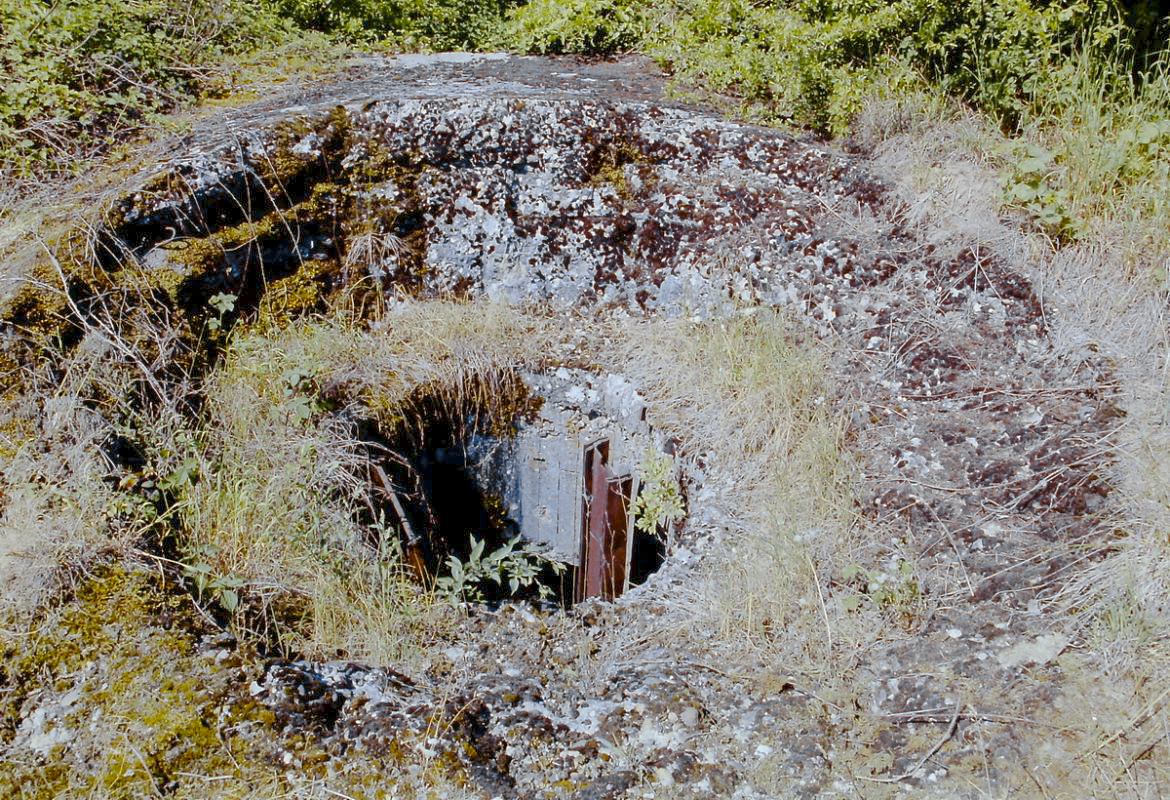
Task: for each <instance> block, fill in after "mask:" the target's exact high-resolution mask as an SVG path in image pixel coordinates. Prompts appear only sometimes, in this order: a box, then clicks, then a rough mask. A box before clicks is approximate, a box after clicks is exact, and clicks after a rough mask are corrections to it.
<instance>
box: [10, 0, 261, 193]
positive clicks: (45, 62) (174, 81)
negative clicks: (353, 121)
mask: <svg viewBox="0 0 1170 800" xmlns="http://www.w3.org/2000/svg"><path fill="white" fill-rule="evenodd" d="M280 30H281V28H280V26H279V25H278V23H277V20H276V17H275V16H274V15H272V14H271V13H269V12H267V11H265V10H264V8H262V7H260V6H259V5H257V4H256V3H255V2H254V0H191V1H190V2H188V1H187V0H182V1H181V0H126V1H125V2H116V1H115V0H59V2H52V3H50V2H47V1H46V0H0V73H3V74H4V75H5V76H7V77H6V79H5V81H4V82H3V83H2V84H0V162H6V163H7V164H8V165H9V166H15V167H16V168H17V169H18V170H19V169H27V168H30V167H35V166H36V165H38V164H43V163H44V162H45V161H46V160H50V159H54V158H56V160H58V161H60V160H63V158H65V157H76V156H77V155H79V154H82V153H84V152H86V151H87V150H88V149H89V147H90V146H92V145H94V144H97V143H100V142H101V141H103V140H106V139H108V138H109V137H110V135H111V134H113V133H114V132H117V131H123V130H125V129H127V128H132V127H134V126H135V125H136V124H138V123H139V121H140V120H141V119H142V118H143V116H144V115H145V114H147V113H149V112H151V111H157V110H160V109H165V108H169V107H172V106H174V105H175V104H176V103H177V102H178V101H179V100H181V99H182V98H183V97H185V96H189V95H190V94H192V93H193V92H194V91H195V89H196V87H197V84H198V79H199V76H200V70H201V68H203V67H205V66H207V65H208V64H211V63H214V62H215V61H217V60H219V59H221V58H222V57H223V55H224V54H225V53H226V52H235V51H241V50H246V49H250V48H254V47H256V46H258V45H260V44H262V43H266V42H270V41H275V40H276V38H277V36H278V35H279V32H280Z"/></svg>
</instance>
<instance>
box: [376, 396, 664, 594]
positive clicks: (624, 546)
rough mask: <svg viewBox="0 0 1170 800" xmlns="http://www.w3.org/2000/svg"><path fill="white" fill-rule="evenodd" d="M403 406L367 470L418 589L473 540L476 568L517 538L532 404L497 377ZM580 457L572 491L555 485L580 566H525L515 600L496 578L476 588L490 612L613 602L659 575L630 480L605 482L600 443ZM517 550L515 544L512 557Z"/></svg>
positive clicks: (465, 560) (658, 555)
mask: <svg viewBox="0 0 1170 800" xmlns="http://www.w3.org/2000/svg"><path fill="white" fill-rule="evenodd" d="M537 402H539V401H538V400H537ZM407 408H408V411H407V412H406V413H404V414H402V415H401V418H400V421H399V424H398V427H397V429H396V430H395V432H394V434H393V436H391V437H387V438H383V441H384V442H385V443H386V445H387V448H388V450H389V451H391V452H393V453H394V454H396V456H398V457H397V458H389V459H385V460H383V461H382V462H381V465H380V466H379V467H377V468H376V471H380V474H381V476H382V477H381V478H376V480H377V482H378V483H380V484H382V485H383V489H384V490H383V492H382V494H383V495H384V496H385V498H386V501H387V502H386V504H385V508H384V509H383V513H384V517H385V518H386V519H388V520H390V521H391V522H393V523H395V525H396V527H397V529H398V532H399V534H400V536H401V539H402V542H403V545H404V547H403V550H404V552H405V554H406V557H407V561H408V563H409V564H410V565H411V566H412V567H413V568H414V570H415V572H416V574H417V575H418V577H419V578H420V579H421V580H424V581H428V582H429V581H432V580H435V579H436V578H442V577H444V576H449V575H451V565H450V563H449V559H450V558H451V557H454V558H456V559H458V560H459V562H460V563H461V564H462V565H463V566H464V567H467V566H468V564H469V559H470V557H471V555H472V553H473V548H474V547H475V546H476V545H475V543H476V542H480V543H482V549H481V550H480V552H479V558H480V560H481V561H482V559H483V558H484V557H485V556H487V555H489V554H491V553H493V552H495V551H497V550H498V548H501V547H503V546H505V545H506V544H507V543H508V542H511V541H513V540H514V539H516V537H518V535H520V534H521V533H522V531H521V524H520V520H519V518H518V517H519V514H517V515H516V518H513V516H512V515H511V514H512V513H514V511H513V510H514V509H519V512H520V513H521V514H528V513H533V512H532V510H531V507H528V508H529V510H527V511H526V510H525V509H524V508H520V505H521V503H522V502H527V501H525V500H522V499H521V494H522V492H521V489H520V481H521V477H520V476H521V475H525V476H527V475H531V473H529V472H523V471H524V470H525V469H527V467H526V459H527V458H528V457H527V456H522V455H521V453H523V452H525V451H524V447H526V446H527V445H523V446H518V445H517V444H516V442H517V440H516V438H515V436H516V430H517V420H518V418H519V417H520V416H521V415H523V414H526V413H532V410H533V409H534V408H538V406H537V405H535V404H534V403H533V402H532V400H531V398H529V397H528V396H527V389H526V388H525V386H524V384H523V382H522V381H520V380H519V378H518V377H516V376H510V377H509V376H507V375H505V376H503V377H502V378H501V376H498V375H496V376H492V377H491V378H490V380H487V379H481V378H471V379H468V380H467V381H466V382H465V383H464V384H463V385H461V386H460V387H459V389H458V391H455V390H452V389H451V388H450V387H445V386H435V385H430V386H425V387H420V389H418V390H416V392H415V394H414V396H413V397H412V398H411V399H410V402H409V403H408V405H407ZM579 453H580V458H581V461H580V462H578V463H579V464H580V467H579V469H580V470H581V478H580V484H583V485H578V486H577V487H576V488H572V487H566V486H564V485H563V484H562V485H561V486H560V490H559V492H560V496H559V499H560V500H561V501H562V502H564V501H568V502H574V500H573V498H572V497H570V498H565V497H564V492H566V491H569V492H572V493H573V495H574V497H581V498H582V499H581V500H580V501H579V502H581V503H582V504H583V505H582V506H581V529H580V532H579V534H577V535H578V536H579V538H578V539H577V541H578V542H579V543H580V566H578V567H575V568H568V569H564V570H561V571H558V570H556V569H555V568H554V567H553V565H552V564H550V563H548V562H546V561H544V560H543V559H540V558H527V559H526V560H527V562H528V564H530V565H531V566H532V567H534V568H536V569H537V570H538V574H537V578H536V581H535V582H534V583H532V584H530V585H528V586H521V587H520V588H519V590H518V591H516V592H513V590H512V587H511V586H509V585H508V582H507V580H500V581H498V582H496V581H490V580H480V581H479V582H478V583H477V584H476V587H477V589H478V594H479V595H481V596H482V598H483V599H484V600H485V601H486V602H487V603H488V604H489V605H495V604H498V603H499V602H502V601H504V600H507V599H510V598H519V599H534V600H536V599H542V598H543V602H546V603H556V604H559V605H560V606H561V607H563V608H568V607H569V606H571V605H572V604H573V603H575V602H579V601H581V600H583V599H585V598H589V597H601V598H604V599H613V598H615V597H617V596H619V595H621V594H622V593H623V592H625V591H626V590H627V589H628V588H629V587H630V586H634V585H638V584H641V583H643V582H644V581H645V580H646V579H647V578H648V577H649V576H650V575H651V574H652V573H653V572H655V571H656V570H657V569H658V568H659V567H661V565H662V563H663V560H664V557H665V550H666V548H665V543H664V541H663V538H662V537H660V536H658V535H655V534H647V533H644V532H642V531H639V530H637V528H636V526H635V525H634V519H633V516H632V509H633V507H634V499H635V497H636V493H637V491H638V488H639V486H638V479H637V476H635V475H631V474H629V473H622V474H614V473H613V472H612V470H611V467H610V463H609V460H610V441H609V439H608V438H606V439H600V440H597V441H595V442H592V443H590V444H588V445H586V446H585V447H584V448H583V449H582V450H581V451H579ZM522 462H524V463H522ZM527 485H528V486H531V483H529V484H527ZM523 491H525V492H527V491H529V490H528V489H525V490H523ZM524 496H525V497H528V495H524ZM552 505H557V503H555V502H553V503H550V506H552ZM526 519H527V518H526ZM545 519H547V518H545ZM526 524H529V523H526ZM561 530H562V531H563V530H564V529H563V528H562V529H561ZM569 539H570V541H571V540H572V535H571V534H570V536H569ZM559 541H560V542H561V544H560V545H559V546H560V547H562V548H564V547H567V546H569V545H568V544H567V543H565V541H564V538H563V537H562V538H561V539H560V540H559ZM528 545H529V543H526V542H524V541H519V542H518V543H517V544H516V546H515V547H516V549H520V548H524V547H525V546H528ZM464 571H465V572H466V570H464ZM501 577H503V576H501Z"/></svg>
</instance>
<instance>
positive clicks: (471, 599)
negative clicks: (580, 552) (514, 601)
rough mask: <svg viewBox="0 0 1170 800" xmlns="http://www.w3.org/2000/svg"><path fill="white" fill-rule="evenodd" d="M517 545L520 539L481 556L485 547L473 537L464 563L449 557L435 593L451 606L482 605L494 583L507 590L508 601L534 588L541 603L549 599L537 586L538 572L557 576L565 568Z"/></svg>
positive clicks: (545, 588)
mask: <svg viewBox="0 0 1170 800" xmlns="http://www.w3.org/2000/svg"><path fill="white" fill-rule="evenodd" d="M519 541H520V537H519V536H514V537H512V538H511V539H510V540H508V541H507V542H505V543H504V544H502V545H500V546H499V547H497V548H496V549H495V550H493V551H492V552H490V553H488V554H487V555H484V549H485V543H484V542H483V541H482V540H480V539H477V538H476V537H475V536H474V535H472V536H471V552H470V553H469V554H468V556H467V561H461V560H460V559H459V558H458V557H457V556H449V557H448V558H447V569H448V571H449V574H447V575H443V576H441V577H440V578H438V579H437V580H436V581H435V590H436V592H437V593H438V594H439V596H440V597H442V598H443V599H445V600H447V601H448V602H451V603H459V602H468V603H483V602H486V601H487V599H488V593H487V591H486V589H487V585H488V584H489V583H494V584H495V585H496V586H498V587H500V588H501V589H502V588H503V587H504V586H507V587H508V594H509V596H511V597H515V596H516V595H517V594H519V593H520V592H521V591H523V590H526V589H532V588H535V589H536V593H537V596H538V597H539V598H540V599H541V600H549V599H551V598H552V595H553V591H552V589H551V588H549V587H548V586H546V585H545V584H543V583H541V582H540V572H541V569H542V568H543V567H546V566H547V567H549V568H551V569H552V570H553V572H554V573H555V574H557V575H560V574H562V573H563V572H564V571H565V565H564V564H562V563H561V562H559V561H554V560H552V559H550V558H548V557H547V556H545V555H543V554H541V553H538V552H537V551H535V550H533V549H532V548H531V547H527V546H526V547H522V548H519V549H517V548H516V545H517V544H518V543H519Z"/></svg>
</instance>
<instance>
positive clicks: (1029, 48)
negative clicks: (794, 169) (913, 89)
mask: <svg viewBox="0 0 1170 800" xmlns="http://www.w3.org/2000/svg"><path fill="white" fill-rule="evenodd" d="M662 14H663V24H662V25H656V26H652V27H654V28H655V29H656V30H658V31H660V33H659V34H658V35H657V36H656V38H655V45H654V51H655V52H656V53H657V54H658V56H659V57H660V58H662V59H663V60H664V61H665V62H667V63H668V64H669V65H670V67H671V68H672V69H674V70H676V71H678V72H679V73H680V74H682V75H683V76H684V77H686V78H690V79H697V80H700V81H702V82H703V83H706V84H708V85H709V86H710V87H711V88H713V89H716V90H719V91H728V90H731V91H735V92H737V93H739V94H740V95H741V96H742V98H743V99H744V100H745V102H747V103H748V104H763V105H765V106H768V107H770V109H771V110H772V112H773V113H774V114H775V115H777V116H780V117H784V118H788V119H790V120H792V121H794V122H796V123H798V124H800V125H803V126H807V127H811V128H813V129H816V130H821V131H824V132H834V133H841V132H844V130H845V128H846V127H847V125H848V121H849V118H850V116H851V115H852V114H854V113H856V111H857V110H858V107H859V98H860V96H861V95H862V94H864V92H863V91H860V92H859V91H858V88H859V86H860V87H864V86H866V85H869V84H871V83H873V82H874V81H875V79H876V77H877V75H876V74H875V71H876V73H885V74H886V75H893V76H896V77H898V76H908V75H913V74H917V75H921V76H924V77H926V78H928V79H930V80H932V81H934V82H936V83H937V84H938V85H940V86H941V87H942V88H944V89H945V90H947V91H949V92H951V93H953V94H955V95H957V96H959V97H961V98H963V99H965V100H968V101H969V102H971V103H972V104H974V105H975V106H977V107H978V108H980V109H981V110H983V111H985V112H987V113H989V114H992V115H993V116H995V117H997V118H998V119H1000V120H1001V121H1002V123H1003V124H1004V126H1005V127H1006V128H1009V129H1011V128H1014V127H1015V126H1016V125H1017V124H1018V123H1019V121H1020V119H1021V116H1022V114H1023V112H1024V111H1025V110H1026V109H1027V108H1029V107H1030V106H1031V104H1032V103H1033V102H1034V100H1035V99H1036V98H1037V97H1038V96H1040V95H1041V94H1043V93H1044V92H1045V91H1047V89H1048V87H1049V85H1050V84H1049V79H1050V77H1051V76H1052V74H1053V72H1054V70H1056V68H1057V67H1058V66H1059V65H1060V63H1061V61H1062V59H1063V58H1064V57H1065V56H1067V54H1068V53H1069V52H1071V50H1072V48H1073V46H1074V44H1076V43H1077V42H1078V41H1080V42H1082V43H1087V44H1090V45H1092V46H1093V47H1095V48H1097V49H1098V50H1100V51H1102V52H1113V51H1116V50H1118V49H1123V48H1124V47H1126V46H1127V42H1129V41H1130V39H1131V38H1132V35H1131V34H1132V32H1131V31H1130V29H1128V28H1126V27H1125V26H1124V24H1123V23H1122V22H1121V19H1120V17H1118V16H1117V15H1116V14H1114V15H1110V14H1108V13H1103V12H1102V11H1101V8H1100V4H1096V3H1089V2H1087V0H1071V1H1068V0H1066V1H1064V2H1051V1H1050V0H983V2H979V3H974V2H961V3H934V2H930V0H779V2H775V3H772V4H769V5H761V4H756V3H752V2H750V0H678V2H677V4H676V5H675V6H674V7H673V8H672V9H669V10H667V11H664V12H662ZM1085 31H1088V33H1087V34H1085V33H1084V32H1085ZM1078 37H1079V38H1078ZM898 79H902V78H900V77H899V78H898Z"/></svg>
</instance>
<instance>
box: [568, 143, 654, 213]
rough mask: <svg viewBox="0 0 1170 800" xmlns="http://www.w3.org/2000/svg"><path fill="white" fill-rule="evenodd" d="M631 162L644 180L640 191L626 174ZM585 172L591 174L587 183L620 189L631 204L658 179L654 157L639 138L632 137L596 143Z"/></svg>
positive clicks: (622, 198)
mask: <svg viewBox="0 0 1170 800" xmlns="http://www.w3.org/2000/svg"><path fill="white" fill-rule="evenodd" d="M630 165H632V166H633V169H634V170H635V171H636V172H637V174H638V178H639V180H640V182H641V187H640V188H639V189H638V190H637V191H635V189H634V187H633V186H631V184H630V181H629V178H628V177H627V174H626V168H627V166H630ZM585 173H586V175H587V176H588V179H587V185H589V186H594V187H603V186H608V187H609V188H611V189H613V190H614V191H615V192H617V195H618V197H619V198H620V199H621V200H622V202H623V203H626V204H627V205H628V204H629V203H631V202H632V201H633V200H634V199H635V197H636V196H637V195H639V194H641V193H643V192H645V191H647V190H652V189H653V188H654V185H655V184H656V182H657V174H656V173H655V172H654V169H653V166H652V163H651V159H650V157H649V156H648V155H647V154H646V153H645V152H644V150H643V148H642V147H641V146H639V144H638V142H636V141H634V140H632V139H628V138H616V139H608V140H605V141H603V142H600V143H596V142H595V143H593V150H592V152H591V153H590V155H589V158H588V160H587V162H586V165H585Z"/></svg>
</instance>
